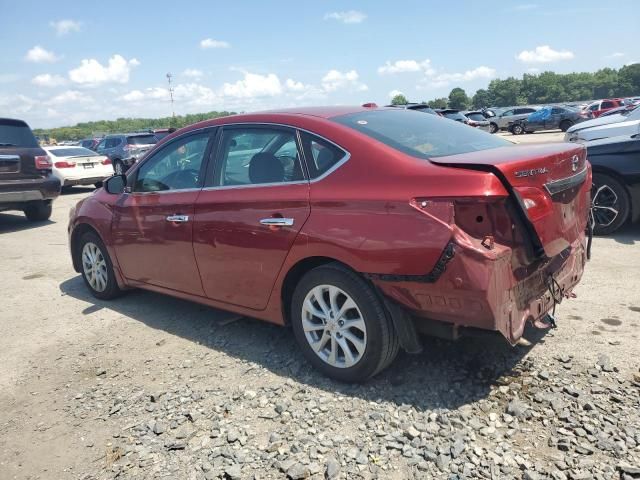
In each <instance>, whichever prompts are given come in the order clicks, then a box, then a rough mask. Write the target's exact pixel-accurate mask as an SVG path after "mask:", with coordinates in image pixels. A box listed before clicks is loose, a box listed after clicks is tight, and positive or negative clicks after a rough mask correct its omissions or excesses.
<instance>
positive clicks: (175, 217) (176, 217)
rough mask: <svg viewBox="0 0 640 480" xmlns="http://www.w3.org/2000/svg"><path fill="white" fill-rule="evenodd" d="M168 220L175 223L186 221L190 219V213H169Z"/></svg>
mask: <svg viewBox="0 0 640 480" xmlns="http://www.w3.org/2000/svg"><path fill="white" fill-rule="evenodd" d="M166 220H167V222H173V223H185V222H188V221H189V215H169V216H167V218H166Z"/></svg>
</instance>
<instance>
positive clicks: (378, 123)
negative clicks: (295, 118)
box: [332, 110, 513, 159]
mask: <svg viewBox="0 0 640 480" xmlns="http://www.w3.org/2000/svg"><path fill="white" fill-rule="evenodd" d="M332 120H333V121H335V122H337V123H340V124H342V125H346V126H347V127H351V128H353V129H354V130H357V131H359V132H361V133H364V134H365V135H368V136H369V137H371V138H374V139H375V140H378V141H379V142H382V143H384V144H386V145H388V146H390V147H392V148H395V149H396V150H399V151H401V152H403V153H406V154H409V155H412V156H414V157H418V158H424V159H427V158H432V157H443V156H446V155H457V154H460V153H468V152H477V151H480V150H487V149H490V148H497V147H508V146H513V144H512V143H511V142H509V141H507V140H504V139H502V138H500V137H496V136H494V135H491V134H489V133H486V132H483V131H481V130H478V129H477V128H471V127H469V126H467V125H465V124H462V123H459V122H451V121H449V120H446V119H444V118H441V117H437V116H434V115H424V114H422V113H419V112H412V111H411V110H372V111H366V112H359V113H352V114H348V115H340V116H337V117H334V118H332Z"/></svg>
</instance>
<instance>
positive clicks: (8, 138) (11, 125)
mask: <svg viewBox="0 0 640 480" xmlns="http://www.w3.org/2000/svg"><path fill="white" fill-rule="evenodd" d="M37 146H38V141H37V140H36V137H35V136H34V135H33V132H32V131H31V129H30V128H29V125H27V124H26V123H24V122H23V121H21V120H9V119H7V120H0V147H27V148H33V147H37Z"/></svg>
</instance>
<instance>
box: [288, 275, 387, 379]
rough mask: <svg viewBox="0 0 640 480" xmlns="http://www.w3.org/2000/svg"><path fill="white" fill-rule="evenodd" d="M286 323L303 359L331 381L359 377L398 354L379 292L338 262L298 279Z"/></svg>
mask: <svg viewBox="0 0 640 480" xmlns="http://www.w3.org/2000/svg"><path fill="white" fill-rule="evenodd" d="M291 323H292V326H293V331H294V334H295V337H296V340H297V342H298V344H299V345H300V348H301V349H302V353H303V354H304V356H305V357H306V358H307V360H309V362H310V363H311V364H312V365H313V366H314V367H316V368H317V369H318V370H320V371H321V372H323V373H324V374H325V375H327V376H329V377H331V378H334V379H336V380H340V381H344V382H363V381H365V380H367V379H368V378H370V377H372V376H374V375H376V374H377V373H379V372H380V371H382V370H383V369H384V368H386V367H387V366H388V365H389V364H391V362H392V361H393V360H394V358H395V357H396V355H397V353H398V349H399V342H398V338H397V335H396V332H395V330H394V329H393V325H392V323H391V319H390V318H389V316H388V314H387V312H386V310H385V308H384V305H383V303H382V301H381V299H380V298H379V296H378V294H377V293H376V292H375V290H374V289H373V288H372V287H371V286H370V285H369V284H368V283H367V282H366V281H365V280H364V279H363V278H362V277H360V276H359V275H358V274H357V273H355V272H353V271H351V270H348V269H346V268H344V267H342V266H340V265H338V264H329V265H325V266H322V267H318V268H315V269H313V270H311V271H310V272H308V273H307V274H306V275H305V276H304V277H303V278H302V280H301V281H300V283H299V284H298V286H297V287H296V289H295V292H294V294H293V298H292V302H291Z"/></svg>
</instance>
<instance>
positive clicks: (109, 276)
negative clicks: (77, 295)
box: [74, 232, 122, 300]
mask: <svg viewBox="0 0 640 480" xmlns="http://www.w3.org/2000/svg"><path fill="white" fill-rule="evenodd" d="M88 243H92V244H93V245H95V246H96V247H98V249H99V250H100V253H101V255H102V257H103V258H104V260H105V264H106V268H105V270H106V272H105V273H106V286H105V288H104V289H103V290H98V289H96V288H94V287H93V286H92V285H91V282H90V281H89V279H88V278H87V273H86V269H85V267H84V263H83V258H82V252H83V249H84V247H85V245H87V244H88ZM74 254H75V255H77V258H78V262H79V264H80V269H81V272H82V279H83V280H84V284H85V285H86V286H87V288H88V289H89V291H90V292H91V294H92V295H93V296H94V297H96V298H99V299H100V300H111V299H113V298H116V297H118V296H120V295H122V290H120V288H119V287H118V282H117V281H116V277H115V273H114V271H113V264H112V263H111V258H109V253H108V252H107V248H106V247H105V245H104V243H103V242H102V240H101V239H100V237H99V236H98V235H97V234H96V233H95V232H87V233H85V234H84V235H82V237H81V238H80V241H79V242H78V246H77V249H76V251H75V252H74Z"/></svg>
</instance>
